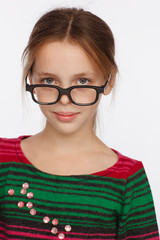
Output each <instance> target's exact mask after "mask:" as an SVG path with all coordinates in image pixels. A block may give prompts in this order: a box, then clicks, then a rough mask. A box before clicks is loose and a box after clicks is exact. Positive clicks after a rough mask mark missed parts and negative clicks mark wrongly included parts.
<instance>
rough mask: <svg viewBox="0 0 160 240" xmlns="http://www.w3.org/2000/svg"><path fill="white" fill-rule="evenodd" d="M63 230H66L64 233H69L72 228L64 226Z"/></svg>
mask: <svg viewBox="0 0 160 240" xmlns="http://www.w3.org/2000/svg"><path fill="white" fill-rule="evenodd" d="M64 229H65V230H66V232H70V231H71V229H72V228H71V226H70V225H66V226H65V227H64Z"/></svg>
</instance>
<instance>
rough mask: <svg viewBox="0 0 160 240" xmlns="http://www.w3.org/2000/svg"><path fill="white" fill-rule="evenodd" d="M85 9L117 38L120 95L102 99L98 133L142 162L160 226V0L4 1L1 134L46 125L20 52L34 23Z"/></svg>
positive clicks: (0, 4)
mask: <svg viewBox="0 0 160 240" xmlns="http://www.w3.org/2000/svg"><path fill="white" fill-rule="evenodd" d="M73 6H76V7H82V8H84V9H85V10H89V11H91V12H93V13H94V14H96V15H98V16H99V17H101V18H102V19H103V20H104V21H106V22H107V23H108V25H109V26H110V28H111V29H112V31H113V34H114V36H115V43H116V62H117V65H118V67H119V77H118V78H117V85H116V91H115V97H114V98H113V97H112V95H111V96H108V97H103V98H102V103H101V105H100V115H99V116H100V117H99V118H100V125H101V127H100V129H98V133H97V134H98V136H99V137H100V138H101V139H102V141H104V142H105V144H107V145H108V146H109V147H111V148H114V149H117V150H118V151H120V152H121V153H122V154H124V155H127V156H129V157H132V158H134V159H137V160H141V161H142V162H143V164H144V166H145V169H146V172H147V175H148V178H149V182H150V185H151V189H152V194H153V197H154V203H155V207H156V213H157V218H158V224H159V226H160V154H159V151H160V126H159V125H160V76H159V70H160V14H159V13H160V1H159V0H134V1H133V0H120V1H119V0H79V1H77V0H73V1H72V0H68V1H65V0H14V1H13V0H0V103H1V105H0V106H1V108H0V109H1V111H0V136H1V137H18V136H19V135H23V134H24V135H25V134H34V133H37V132H38V131H39V130H41V129H42V127H43V124H44V120H43V118H42V117H41V113H40V111H39V107H38V105H36V104H34V103H33V102H32V101H31V99H30V96H28V98H27V100H26V101H25V102H23V101H22V96H21V75H22V65H21V55H22V52H23V50H24V48H25V46H26V44H27V41H28V37H29V34H30V32H31V30H32V27H33V25H34V24H35V22H36V21H37V20H38V19H39V17H41V16H42V15H43V14H44V13H45V12H46V11H48V10H51V9H53V8H55V7H73Z"/></svg>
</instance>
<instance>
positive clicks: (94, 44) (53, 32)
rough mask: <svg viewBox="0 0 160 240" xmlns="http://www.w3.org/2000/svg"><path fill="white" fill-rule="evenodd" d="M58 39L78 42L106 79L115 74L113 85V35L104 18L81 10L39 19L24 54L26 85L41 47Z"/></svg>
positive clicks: (62, 11) (54, 12)
mask: <svg viewBox="0 0 160 240" xmlns="http://www.w3.org/2000/svg"><path fill="white" fill-rule="evenodd" d="M57 40H59V41H60V40H67V41H72V42H76V43H78V44H79V45H80V46H81V47H82V48H83V49H84V50H85V51H86V52H87V53H88V54H89V55H90V56H91V58H92V59H93V60H94V61H95V63H96V64H97V65H98V66H99V68H100V69H101V71H102V73H103V74H104V76H105V78H106V79H107V78H108V76H109V75H110V73H111V74H112V78H111V84H112V86H114V82H115V76H116V73H117V71H118V69H117V65H116V63H115V60H114V56H115V45H114V38H113V34H112V32H111V30H110V28H109V27H108V25H107V24H106V23H105V22H104V21H103V20H102V19H101V18H99V17H98V16H96V15H94V14H92V13H91V12H89V11H85V10H83V9H82V8H80V9H77V8H56V9H54V10H52V11H50V12H48V13H46V14H44V15H43V16H42V17H41V18H40V19H39V20H38V22H37V23H36V24H35V26H34V28H33V30H32V33H31V35H30V38H29V42H28V45H27V47H26V48H25V50H24V52H23V55H22V59H23V63H24V69H23V86H24V80H25V77H26V75H27V74H28V73H29V72H30V71H32V67H33V65H34V60H35V57H36V55H37V53H38V51H39V49H40V47H42V45H44V44H45V43H48V42H51V41H57ZM94 129H95V121H94Z"/></svg>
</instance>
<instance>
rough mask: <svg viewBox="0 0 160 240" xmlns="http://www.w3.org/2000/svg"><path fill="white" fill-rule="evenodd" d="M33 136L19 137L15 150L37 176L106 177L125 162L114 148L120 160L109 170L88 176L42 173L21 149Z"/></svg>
mask: <svg viewBox="0 0 160 240" xmlns="http://www.w3.org/2000/svg"><path fill="white" fill-rule="evenodd" d="M31 136H32V135H23V136H19V137H18V138H17V139H16V143H15V145H16V146H15V148H16V152H17V156H18V158H19V159H20V160H21V162H23V163H25V164H29V165H31V166H32V167H33V168H34V172H36V174H38V175H42V174H43V175H46V176H50V177H53V178H56V177H61V178H66V177H82V178H83V177H88V176H106V175H109V174H111V173H113V172H114V171H115V170H117V169H118V168H119V167H120V166H121V164H122V162H123V155H122V154H121V153H120V152H118V151H117V150H115V149H113V148H110V149H111V150H113V151H114V152H115V153H116V154H117V155H118V160H117V162H116V163H115V164H114V165H113V166H111V167H109V168H107V169H104V170H101V171H98V172H94V173H88V174H79V175H57V174H51V173H47V172H45V171H41V170H40V169H38V168H37V167H35V166H34V165H33V164H32V163H31V162H30V161H29V159H27V157H26V156H25V154H24V153H23V151H22V148H21V140H22V139H24V138H28V137H31Z"/></svg>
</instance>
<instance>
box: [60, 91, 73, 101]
mask: <svg viewBox="0 0 160 240" xmlns="http://www.w3.org/2000/svg"><path fill="white" fill-rule="evenodd" d="M70 91H71V89H70V88H59V92H60V96H59V98H60V99H61V97H62V96H63V95H66V96H67V97H68V99H69V100H70V101H71V96H70Z"/></svg>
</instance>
